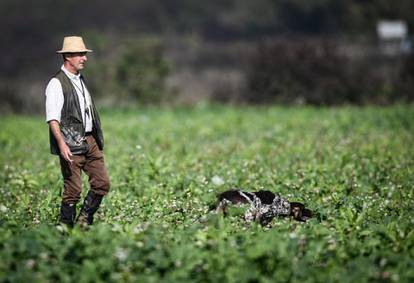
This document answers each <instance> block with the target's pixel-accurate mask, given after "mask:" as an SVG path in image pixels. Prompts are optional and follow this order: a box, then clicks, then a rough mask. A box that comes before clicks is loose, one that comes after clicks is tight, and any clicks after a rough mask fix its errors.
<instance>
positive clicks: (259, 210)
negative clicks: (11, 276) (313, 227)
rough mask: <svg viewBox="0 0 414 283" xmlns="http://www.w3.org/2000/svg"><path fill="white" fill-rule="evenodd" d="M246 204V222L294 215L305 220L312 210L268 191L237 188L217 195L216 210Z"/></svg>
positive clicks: (264, 221)
mask: <svg viewBox="0 0 414 283" xmlns="http://www.w3.org/2000/svg"><path fill="white" fill-rule="evenodd" d="M243 204H248V205H249V207H248V208H247V210H246V212H245V214H244V218H245V220H246V221H247V222H253V221H255V222H259V223H261V224H262V225H266V224H268V223H269V222H270V221H272V219H273V218H274V217H276V216H294V218H295V219H296V220H299V221H306V219H308V218H309V217H312V211H311V210H309V209H306V208H305V206H304V205H303V204H301V203H297V202H289V201H288V200H286V199H284V198H282V197H281V196H280V195H278V194H274V193H272V192H270V191H258V192H246V191H241V190H237V189H232V190H228V191H225V192H223V193H221V194H219V195H218V205H217V212H223V213H224V215H226V214H227V211H226V208H227V206H229V205H243Z"/></svg>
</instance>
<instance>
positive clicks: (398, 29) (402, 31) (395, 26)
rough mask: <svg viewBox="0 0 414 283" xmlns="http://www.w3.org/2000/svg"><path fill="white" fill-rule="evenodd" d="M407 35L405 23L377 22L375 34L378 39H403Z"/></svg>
mask: <svg viewBox="0 0 414 283" xmlns="http://www.w3.org/2000/svg"><path fill="white" fill-rule="evenodd" d="M407 33H408V28H407V23H406V22H404V21H379V22H378V23H377V34H378V37H379V38H380V39H384V40H387V39H388V40H389V39H403V38H405V37H406V36H407Z"/></svg>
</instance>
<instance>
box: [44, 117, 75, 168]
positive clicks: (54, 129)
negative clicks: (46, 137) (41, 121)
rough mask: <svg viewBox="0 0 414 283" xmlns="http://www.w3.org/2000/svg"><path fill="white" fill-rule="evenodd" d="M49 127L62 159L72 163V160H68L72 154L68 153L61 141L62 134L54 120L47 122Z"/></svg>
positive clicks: (63, 142)
mask: <svg viewBox="0 0 414 283" xmlns="http://www.w3.org/2000/svg"><path fill="white" fill-rule="evenodd" d="M49 127H50V130H51V131H52V133H53V135H54V136H55V138H56V141H57V144H58V146H59V150H60V155H61V156H62V157H63V159H65V160H66V161H68V162H71V163H72V161H73V160H72V159H71V158H70V157H71V156H72V152H70V149H69V147H68V146H67V144H66V143H65V140H64V139H63V136H62V133H61V132H60V125H59V122H58V121H56V120H51V121H49Z"/></svg>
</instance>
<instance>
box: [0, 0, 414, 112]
mask: <svg viewBox="0 0 414 283" xmlns="http://www.w3.org/2000/svg"><path fill="white" fill-rule="evenodd" d="M0 11H1V12H0V13H1V17H0V31H1V34H2V44H1V45H0V54H1V55H0V56H1V60H0V74H1V77H0V101H1V102H2V103H1V106H0V108H1V109H0V110H1V111H2V113H3V112H5V111H7V112H41V111H43V104H44V95H43V94H44V88H45V86H46V83H47V81H48V78H50V77H51V76H52V75H53V74H54V73H55V72H56V71H57V70H58V67H59V65H60V64H61V57H59V56H57V55H55V54H54V52H55V51H56V50H58V49H59V48H60V47H61V42H62V38H63V36H65V35H74V34H76V35H81V36H83V37H84V39H85V41H86V44H87V46H88V47H90V48H92V49H93V50H94V51H95V52H94V53H93V54H91V56H90V58H89V59H90V61H89V62H88V66H87V69H86V70H85V72H86V74H85V75H86V77H87V79H88V84H89V87H90V88H91V89H92V90H93V92H94V95H95V96H98V97H100V98H101V99H102V100H103V101H106V102H107V103H108V104H110V105H114V103H115V104H123V103H128V104H129V103H155V104H160V103H162V104H164V103H165V104H193V103H197V102H200V101H216V102H225V103H274V102H279V103H280V102H283V103H310V104H317V105H330V104H343V103H347V104H348V103H358V104H359V103H364V104H365V103H380V104H388V103H393V102H395V101H401V100H402V101H412V100H413V94H412V93H413V85H414V83H413V81H414V74H413V67H412V65H413V64H412V62H413V56H412V55H410V54H409V53H405V54H398V55H395V56H384V55H383V54H382V53H381V52H380V46H379V42H378V39H377V37H376V24H377V22H378V21H379V20H382V19H386V20H403V21H405V22H406V23H407V25H408V28H409V31H410V28H411V29H412V27H413V24H414V15H413V14H414V2H413V1H410V0H401V1H398V3H396V2H395V1H390V0H376V1H373V0H351V1H345V0H315V1H307V0H257V1H254V2H252V1H247V0H238V1H236V0H220V1H219V0H211V1H208V2H205V3H202V4H200V3H198V2H195V1H190V0H165V1H161V0H151V1H150V0H140V1H132V0H124V1H119V2H113V1H109V0H100V1H98V0H91V1H87V2H82V3H80V2H79V1H73V0H61V1H59V2H56V1H52V0H39V1H36V2H33V1H22V0H2V1H1V3H0ZM411 39H412V37H411V36H409V38H408V41H409V42H410V40H411Z"/></svg>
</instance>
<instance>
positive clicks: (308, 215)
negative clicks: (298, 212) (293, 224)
mask: <svg viewBox="0 0 414 283" xmlns="http://www.w3.org/2000/svg"><path fill="white" fill-rule="evenodd" d="M312 217H313V211H312V210H310V209H307V208H305V209H304V210H303V211H302V219H304V220H307V219H309V218H312Z"/></svg>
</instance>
